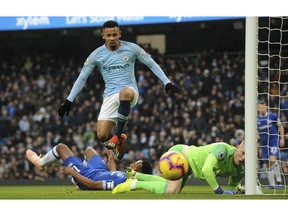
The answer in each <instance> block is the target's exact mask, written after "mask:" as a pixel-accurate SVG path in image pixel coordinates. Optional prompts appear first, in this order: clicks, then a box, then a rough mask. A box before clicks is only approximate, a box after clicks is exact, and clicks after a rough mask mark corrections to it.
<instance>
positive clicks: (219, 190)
mask: <svg viewBox="0 0 288 216" xmlns="http://www.w3.org/2000/svg"><path fill="white" fill-rule="evenodd" d="M214 192H215V193H216V194H230V195H231V194H232V195H233V194H236V192H235V191H234V190H224V191H223V189H222V188H221V187H220V186H218V188H216V189H215V190H214Z"/></svg>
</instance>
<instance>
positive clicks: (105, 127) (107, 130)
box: [97, 94, 119, 149]
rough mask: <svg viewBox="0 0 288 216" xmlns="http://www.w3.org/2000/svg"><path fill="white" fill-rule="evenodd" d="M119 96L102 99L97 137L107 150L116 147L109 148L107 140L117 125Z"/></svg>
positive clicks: (114, 95)
mask: <svg viewBox="0 0 288 216" xmlns="http://www.w3.org/2000/svg"><path fill="white" fill-rule="evenodd" d="M118 97H119V94H113V95H111V96H107V97H104V100H103V104H102V106H101V109H100V113H99V116H98V123H97V137H98V139H100V141H101V142H102V144H103V145H104V146H105V147H106V148H108V149H113V148H115V147H116V145H114V146H109V145H108V144H109V140H110V139H111V138H112V136H113V134H112V133H113V131H114V129H115V126H116V124H117V116H118V107H119V100H118Z"/></svg>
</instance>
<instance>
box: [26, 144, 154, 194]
mask: <svg viewBox="0 0 288 216" xmlns="http://www.w3.org/2000/svg"><path fill="white" fill-rule="evenodd" d="M106 154H107V156H108V161H107V162H105V161H104V160H103V158H102V157H101V156H100V155H99V154H98V153H97V151H96V150H95V149H94V148H92V147H91V146H89V147H88V148H87V149H86V150H85V156H86V158H85V160H84V161H83V162H82V161H81V159H80V158H78V157H75V156H74V154H73V152H72V151H71V150H70V149H69V148H68V146H67V145H65V144H63V143H60V144H58V145H56V146H54V147H53V148H52V149H51V150H50V151H48V152H47V153H46V154H45V155H44V156H43V157H39V156H38V155H37V154H36V152H34V151H32V150H30V149H27V150H26V157H27V159H28V160H29V161H30V162H31V163H33V164H34V165H35V166H36V167H37V168H39V169H40V170H44V168H45V166H46V165H48V164H51V163H53V162H55V161H58V160H60V159H61V160H62V161H63V165H64V167H63V169H62V172H63V173H65V174H68V175H72V176H73V183H74V184H75V185H76V186H77V188H78V189H80V190H112V189H113V188H114V187H115V186H117V185H118V184H120V183H122V182H124V181H125V180H126V173H125V172H122V171H117V170H116V163H115V161H114V154H113V153H112V152H111V150H108V149H106ZM131 166H133V167H134V168H135V170H136V171H138V172H143V173H152V167H151V165H150V164H149V163H148V162H147V161H143V160H142V161H137V162H135V163H134V164H132V165H131Z"/></svg>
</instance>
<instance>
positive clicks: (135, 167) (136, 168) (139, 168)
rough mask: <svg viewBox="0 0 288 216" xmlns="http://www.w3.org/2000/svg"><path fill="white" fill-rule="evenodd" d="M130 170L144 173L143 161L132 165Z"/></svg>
mask: <svg viewBox="0 0 288 216" xmlns="http://www.w3.org/2000/svg"><path fill="white" fill-rule="evenodd" d="M130 168H131V169H133V170H134V171H136V172H141V171H142V161H141V160H138V161H136V162H135V163H133V164H131V165H130Z"/></svg>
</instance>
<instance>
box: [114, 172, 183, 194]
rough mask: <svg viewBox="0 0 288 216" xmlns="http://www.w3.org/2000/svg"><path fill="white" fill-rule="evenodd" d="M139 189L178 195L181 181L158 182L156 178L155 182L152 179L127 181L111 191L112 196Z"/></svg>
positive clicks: (162, 180) (163, 180)
mask: <svg viewBox="0 0 288 216" xmlns="http://www.w3.org/2000/svg"><path fill="white" fill-rule="evenodd" d="M144 175H147V174H144ZM148 176H149V175H148ZM155 177H156V176H155ZM160 178H161V177H160ZM140 189H142V190H146V191H149V192H152V193H155V194H164V193H179V192H180V191H181V180H177V181H170V180H166V179H163V178H161V180H160V181H159V179H157V178H156V181H152V179H149V181H143V180H141V181H138V180H137V179H128V180H127V181H125V182H124V183H122V184H119V185H117V186H116V187H115V188H114V190H113V191H112V194H119V193H125V192H128V191H131V190H140Z"/></svg>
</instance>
